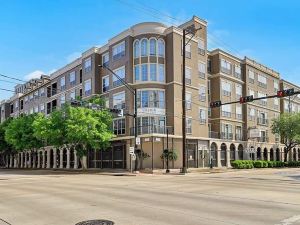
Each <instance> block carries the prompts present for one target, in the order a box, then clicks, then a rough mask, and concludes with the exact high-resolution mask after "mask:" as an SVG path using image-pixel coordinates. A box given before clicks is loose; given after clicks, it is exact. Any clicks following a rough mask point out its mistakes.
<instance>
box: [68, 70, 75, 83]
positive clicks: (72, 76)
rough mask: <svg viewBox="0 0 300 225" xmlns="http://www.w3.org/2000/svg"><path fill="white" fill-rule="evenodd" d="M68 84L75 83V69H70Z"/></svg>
mask: <svg viewBox="0 0 300 225" xmlns="http://www.w3.org/2000/svg"><path fill="white" fill-rule="evenodd" d="M69 76H70V85H71V86H74V85H75V84H76V74H75V71H72V72H71V73H70V74H69Z"/></svg>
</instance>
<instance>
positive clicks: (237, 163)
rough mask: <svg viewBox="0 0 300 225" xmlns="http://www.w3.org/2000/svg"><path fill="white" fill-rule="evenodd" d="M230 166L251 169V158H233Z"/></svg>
mask: <svg viewBox="0 0 300 225" xmlns="http://www.w3.org/2000/svg"><path fill="white" fill-rule="evenodd" d="M231 166H232V167H233V168H234V169H252V168H253V161H252V160H235V161H233V162H232V163H231Z"/></svg>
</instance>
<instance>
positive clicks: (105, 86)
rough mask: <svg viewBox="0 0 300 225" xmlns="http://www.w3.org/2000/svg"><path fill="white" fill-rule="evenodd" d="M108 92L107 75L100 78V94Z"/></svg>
mask: <svg viewBox="0 0 300 225" xmlns="http://www.w3.org/2000/svg"><path fill="white" fill-rule="evenodd" d="M108 90H109V75H107V76H105V77H102V92H103V93H104V92H107V91H108Z"/></svg>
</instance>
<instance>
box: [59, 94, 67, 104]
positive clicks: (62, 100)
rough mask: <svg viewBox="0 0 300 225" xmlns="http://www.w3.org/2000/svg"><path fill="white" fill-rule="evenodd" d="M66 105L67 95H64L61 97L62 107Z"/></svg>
mask: <svg viewBox="0 0 300 225" xmlns="http://www.w3.org/2000/svg"><path fill="white" fill-rule="evenodd" d="M65 103H66V95H65V94H62V95H61V96H60V105H61V106H63V105H64V104H65Z"/></svg>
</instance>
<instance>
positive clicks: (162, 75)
mask: <svg viewBox="0 0 300 225" xmlns="http://www.w3.org/2000/svg"><path fill="white" fill-rule="evenodd" d="M158 81H159V82H165V65H164V64H158Z"/></svg>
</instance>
